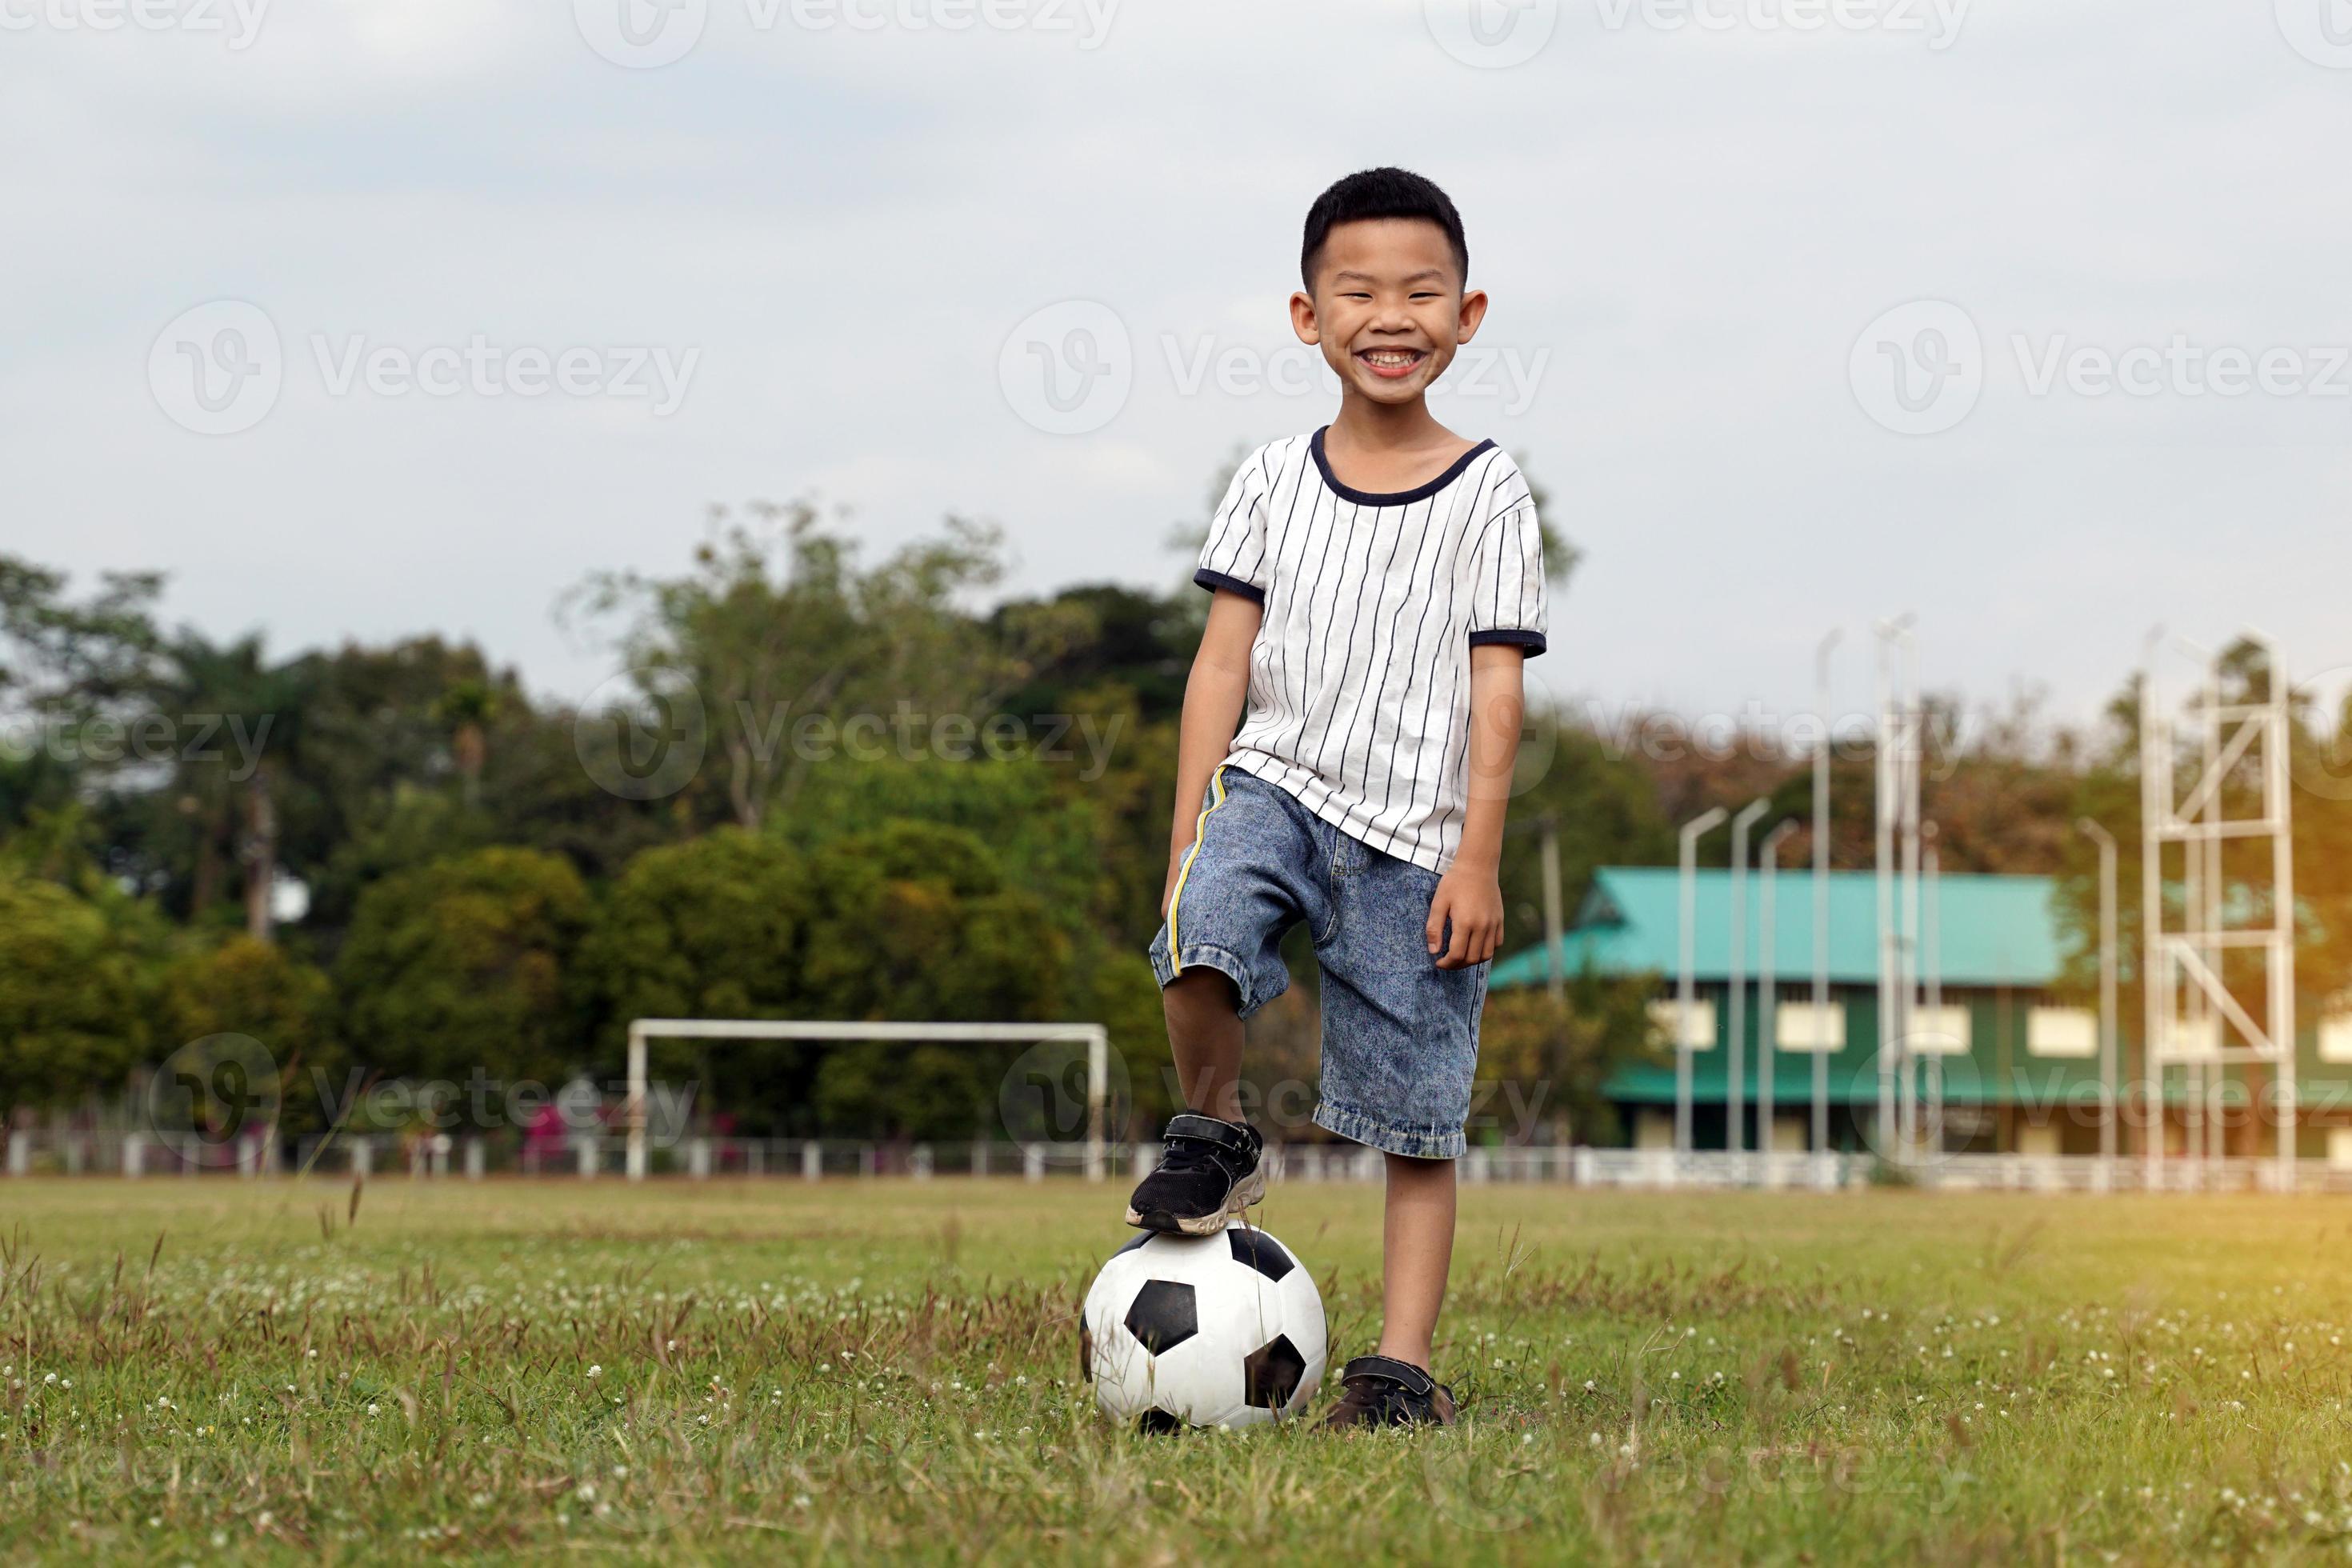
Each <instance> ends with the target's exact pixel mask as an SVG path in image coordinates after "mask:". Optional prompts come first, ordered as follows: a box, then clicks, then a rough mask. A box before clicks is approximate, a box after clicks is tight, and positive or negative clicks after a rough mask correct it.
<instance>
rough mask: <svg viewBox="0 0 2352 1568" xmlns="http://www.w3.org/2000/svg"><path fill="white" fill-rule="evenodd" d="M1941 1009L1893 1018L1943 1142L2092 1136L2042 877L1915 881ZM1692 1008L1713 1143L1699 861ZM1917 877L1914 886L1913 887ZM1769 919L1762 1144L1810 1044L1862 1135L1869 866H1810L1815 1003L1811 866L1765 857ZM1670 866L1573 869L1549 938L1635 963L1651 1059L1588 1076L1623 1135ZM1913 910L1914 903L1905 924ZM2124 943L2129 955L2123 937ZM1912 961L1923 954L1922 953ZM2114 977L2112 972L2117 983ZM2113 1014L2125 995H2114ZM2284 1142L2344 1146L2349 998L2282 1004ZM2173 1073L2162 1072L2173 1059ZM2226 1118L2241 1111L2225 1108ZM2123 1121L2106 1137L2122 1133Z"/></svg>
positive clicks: (1778, 1139) (1663, 930)
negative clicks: (1827, 869)
mask: <svg viewBox="0 0 2352 1568" xmlns="http://www.w3.org/2000/svg"><path fill="white" fill-rule="evenodd" d="M1932 887H1933V888H1934V893H1933V895H1932V896H1933V897H1934V899H1935V900H1936V909H1935V921H1934V927H1935V929H1936V930H1937V936H1938V940H1937V944H1936V946H1937V953H1936V958H1937V961H1938V963H1939V966H1940V976H1939V978H1940V984H1941V995H1942V1004H1943V1005H1942V1008H1941V1010H1940V1011H1935V1012H1931V1011H1928V1010H1927V1009H1925V1008H1915V1010H1914V1016H1913V1020H1912V1026H1911V1030H1910V1033H1911V1035H1912V1037H1913V1039H1914V1041H1915V1042H1916V1048H1917V1050H1918V1052H1919V1054H1920V1059H1921V1060H1922V1061H1923V1062H1925V1061H1927V1060H1929V1059H1931V1058H1932V1059H1933V1060H1934V1061H1935V1063H1936V1064H1937V1069H1938V1071H1939V1072H1940V1075H1941V1079H1942V1085H1943V1089H1942V1094H1943V1101H1944V1105H1945V1108H1946V1110H1945V1117H1944V1125H1945V1142H1946V1144H1947V1146H1948V1148H1950V1149H1952V1150H1954V1151H1956V1152H1958V1151H1968V1152H2002V1153H2026V1154H2059V1153H2066V1154H2092V1153H2096V1152H2098V1148H2099V1133H2098V1116H2097V1109H2098V1105H2099V1057H2098V1038H2099V1026H2098V1015H2097V1004H2096V998H2095V994H2084V991H2082V990H2081V989H2078V988H2075V987H2072V986H2069V985H2066V984H2063V971H2064V970H2065V968H2066V967H2067V961H2068V958H2069V956H2070V953H2071V952H2072V946H2071V944H2070V942H2069V939H2068V937H2067V936H2066V934H2065V933H2064V932H2063V931H2062V930H2061V928H2060V925H2059V921H2058V916H2057V910H2056V908H2055V904H2054V899H2053V895H2054V891H2055V885H2054V883H2053V881H2052V880H2051V879H2049V878H2046V877H1995V876H1975V875H1962V874H1957V873H1948V874H1946V875H1944V876H1943V877H1941V878H1938V879H1936V881H1935V882H1934V883H1933V884H1932ZM1695 891H1696V921H1695V922H1694V931H1693V935H1694V941H1693V948H1694V965H1693V972H1694V976H1695V979H1696V990H1695V995H1696V1000H1695V1003H1694V1005H1693V1008H1692V1033H1693V1037H1694V1048H1693V1051H1692V1085H1693V1088H1692V1105H1693V1118H1692V1139H1693V1143H1694V1146H1695V1147H1697V1148H1700V1149H1721V1148H1725V1147H1727V1143H1728V1136H1727V1135H1728V1131H1729V1123H1728V1119H1727V1110H1726V1100H1727V1089H1728V1086H1729V1081H1730V1078H1731V1071H1730V1063H1729V1057H1730V1053H1729V1052H1728V1051H1727V1050H1726V1049H1724V1048H1723V1040H1722V1038H1721V1037H1722V1035H1723V1034H1724V1033H1725V1031H1726V1029H1727V1026H1728V1023H1729V1013H1730V1009H1729V1007H1728V1005H1727V1002H1728V999H1729V994H1730V984H1731V912H1732V906H1731V900H1732V876H1731V873H1730V872H1729V871H1728V870H1704V871H1700V872H1698V873H1697V875H1696V889H1695ZM1762 893H1763V879H1762V877H1761V876H1760V875H1759V874H1757V873H1753V872H1751V873H1750V874H1749V875H1748V878H1747V901H1748V910H1747V921H1746V927H1747V935H1748V964H1747V976H1748V987H1747V991H1748V994H1747V999H1746V1021H1745V1026H1744V1028H1743V1030H1742V1034H1743V1037H1744V1038H1743V1040H1742V1042H1741V1053H1742V1055H1741V1068H1742V1074H1741V1076H1742V1080H1743V1081H1742V1085H1741V1099H1742V1103H1743V1115H1742V1120H1741V1138H1740V1143H1741V1146H1742V1147H1743V1148H1748V1149H1754V1148H1757V1147H1758V1146H1759V1143H1758V1139H1757V1135H1756V1121H1755V1110H1754V1105H1755V1097H1756V1093H1757V1086H1758V1079H1759V1072H1758V1068H1759V1058H1758V1057H1757V1054H1756V1047H1757V1044H1758V1041H1759V1037H1761V1035H1762V1033H1763V1030H1764V1028H1765V1025H1764V1020H1763V1018H1762V1016H1761V1008H1760V1005H1759V1002H1760V996H1759V986H1758V981H1759V977H1760V971H1761V968H1762V963H1761V961H1762V957H1763V953H1762V943H1761V914H1762V908H1761V905H1762ZM1927 896H1928V895H1927V893H1925V892H1924V891H1923V897H1927ZM1776 901H1777V907H1776V910H1775V915H1776V919H1775V922H1774V931H1773V933H1772V937H1773V940H1772V949H1773V951H1772V964H1771V971H1772V982H1773V985H1774V988H1775V992H1776V1004H1777V1005H1776V1007H1775V1009H1774V1011H1775V1017H1774V1020H1773V1023H1772V1026H1771V1033H1772V1036H1773V1048H1774V1069H1773V1083H1772V1107H1773V1115H1772V1123H1773V1126H1772V1141H1771V1146H1772V1147H1773V1148H1774V1149H1776V1150H1780V1151H1800V1150H1803V1149H1805V1148H1807V1147H1808V1146H1809V1145H1810V1143H1811V1103H1812V1098H1813V1067H1812V1063H1813V1059H1814V1058H1816V1057H1817V1056H1818V1057H1821V1058H1823V1059H1824V1060H1825V1062H1826V1065H1827V1072H1826V1079H1827V1091H1828V1092H1827V1100H1828V1103H1829V1108H1830V1117H1829V1123H1830V1139H1829V1142H1830V1146H1831V1147H1832V1148H1844V1149H1852V1148H1856V1147H1860V1146H1863V1144H1864V1138H1865V1135H1866V1134H1867V1132H1868V1131H1869V1130H1870V1125H1871V1123H1872V1122H1873V1121H1874V1119H1875V1117H1876V1115H1877V1110H1878V1095H1879V1077H1878V952H1877V930H1878V885H1877V879H1876V877H1875V876H1874V874H1873V873H1871V872H1868V871H1832V872H1831V873H1830V875H1829V900H1828V901H1829V917H1830V918H1829V942H1828V946H1827V952H1828V959H1829V963H1828V979H1829V986H1830V991H1829V998H1830V999H1829V1005H1828V1007H1827V1009H1826V1010H1825V1011H1824V1012H1822V1013H1820V1014H1817V1013H1816V1011H1815V1009H1814V1008H1813V1006H1812V986H1813V879H1812V876H1811V872H1810V871H1784V872H1782V873H1781V874H1780V877H1779V879H1778V886H1777V889H1776ZM1679 910H1680V878H1679V875H1678V873H1677V872H1676V871H1675V868H1672V867H1646V866H1642V867H1634V866H1617V867H1608V868H1602V869H1601V870H1600V871H1598V872H1596V873H1595V874H1594V877H1593V881H1592V886H1591V889H1590V890H1589V891H1588V892H1587V894H1586V896H1585V899H1584V901H1583V903H1582V905H1581V906H1580V908H1579V909H1578V910H1577V913H1576V917H1575V919H1574V921H1573V922H1572V924H1571V926H1570V929H1569V930H1568V931H1566V932H1565V933H1563V935H1562V937H1561V939H1560V942H1559V973H1561V974H1563V975H1574V974H1577V973H1580V972H1582V971H1583V970H1585V969H1587V968H1591V969H1593V970H1595V971H1598V972H1599V973H1604V974H1612V975H1647V976H1651V977H1653V979H1654V984H1656V986H1657V997H1658V1000H1657V1002H1656V1004H1655V1005H1654V1010H1653V1016H1654V1018H1655V1019H1656V1020H1657V1024H1658V1031H1657V1043H1658V1045H1659V1047H1660V1051H1659V1055H1658V1058H1657V1059H1656V1060H1654V1061H1652V1062H1645V1063H1639V1064H1634V1065H1631V1066H1627V1067H1624V1068H1621V1069H1619V1070H1618V1071H1617V1072H1616V1073H1615V1074H1614V1075H1613V1076H1612V1079H1610V1082H1609V1085H1608V1089H1607V1093H1608V1097H1609V1099H1610V1100H1611V1101H1612V1103H1613V1104H1614V1105H1615V1106H1616V1107H1617V1109H1618V1110H1619V1112H1620V1113H1621V1117H1622V1120H1623V1121H1624V1123H1625V1126H1626V1129H1627V1131H1628V1134H1629V1136H1630V1137H1631V1139H1632V1141H1633V1142H1634V1143H1635V1145H1636V1146H1641V1147H1653V1148H1661V1147H1671V1146H1672V1143H1673V1139H1674V1109H1675V1052H1674V1042H1675V1024H1676V1018H1675V1004H1674V994H1675V977H1676V974H1677V973H1678V970H1679V967H1680V955H1679V943H1680V931H1681V922H1680V919H1679ZM1925 923H1926V922H1924V921H1923V924H1925ZM2128 956H2129V955H2128V954H2126V961H2128ZM1924 966H1925V965H1924V961H1923V967H1924ZM1550 967H1551V966H1550V963H1549V957H1548V955H1547V953H1546V952H1545V949H1544V947H1543V946H1542V945H1541V944H1538V946H1536V947H1533V948H1529V949H1527V950H1525V951H1522V952H1517V953H1514V954H1512V955H1511V956H1510V957H1508V958H1505V959H1499V960H1497V961H1496V964H1495V967H1494V970H1493V972H1492V974H1491V976H1490V978H1489V984H1490V985H1491V986H1493V987H1495V988H1497V989H1503V988H1508V987H1512V986H1523V985H1541V984H1545V982H1546V980H1547V978H1548V977H1549V973H1550ZM2126 984H2128V981H2127V982H2126ZM2123 1011H2124V1014H2125V1023H2126V1026H2128V1023H2129V1020H2130V1017H2131V1016H2132V1014H2133V1013H2134V1011H2135V1009H2134V1008H2133V1007H2132V1006H2131V1005H2130V998H2129V995H2128V994H2126V1005H2125V1006H2124V1009H2123ZM2298 1017H2299V1018H2300V1019H2301V1020H2302V1027H2301V1038H2300V1040H2299V1041H2298V1047H2299V1048H2298V1052H2297V1057H2298V1062H2297V1068H2296V1079H2297V1084H2298V1094H2297V1099H2298V1100H2299V1101H2300V1102H2301V1105H2302V1107H2303V1110H2302V1114H2301V1116H2300V1117H2299V1119H2298V1121H2299V1129H2300V1135H2299V1137H2298V1140H2297V1142H2298V1148H2299V1150H2300V1152H2303V1153H2305V1154H2321V1153H2325V1154H2326V1155H2327V1156H2328V1157H2329V1159H2330V1161H2331V1163H2345V1164H2352V1115H2347V1108H2352V1016H2347V1015H2345V1014H2342V1013H2334V1012H2328V1013H2324V1012H2323V1010H2322V1009H2321V1008H2320V1007H2319V1006H2318V1005H2316V1004H2315V1002H2313V1001H2312V1000H2310V999H2305V1002H2304V1005H2301V1006H2300V1007H2299V1008H2298ZM2119 1057H2120V1058H2121V1066H2120V1072H2121V1075H2122V1076H2123V1078H2124V1079H2125V1081H2126V1087H2128V1085H2129V1083H2130V1081H2131V1079H2132V1078H2133V1076H2134V1074H2135V1073H2136V1070H2137V1061H2138V1053H2137V1045H2136V1042H2135V1041H2134V1040H2133V1039H2132V1038H2131V1037H2130V1034H2129V1032H2128V1028H2127V1027H2126V1032H2125V1034H2124V1037H2123V1038H2122V1040H2121V1041H2120V1050H2119ZM2174 1076H2175V1078H2176V1079H2178V1077H2179V1075H2177V1074H2176V1075H2174ZM2183 1094H2184V1091H2183V1089H2180V1088H2179V1086H2178V1085H2176V1086H2175V1087H2174V1088H2173V1089H2172V1090H2171V1092H2170V1094H2169V1095H2168V1104H2169V1105H2171V1106H2172V1107H2173V1109H2172V1110H2171V1111H2170V1112H2169V1113H2168V1123H2169V1124H2170V1131H2169V1141H2170V1142H2171V1143H2172V1145H2173V1146H2174V1147H2176V1148H2178V1147H2179V1146H2180V1141H2181V1137H2182V1128H2181V1124H2180V1123H2181V1118H2180V1116H2179V1104H2180V1101H2181V1100H2182V1098H2183ZM2240 1120H2241V1121H2244V1120H2245V1119H2243V1118H2241V1119H2240ZM2225 1137H2227V1138H2228V1139H2229V1140H2230V1142H2229V1151H2230V1152H2233V1153H2251V1152H2256V1150H2255V1148H2254V1147H2253V1144H2254V1142H2260V1143H2262V1144H2263V1145H2267V1144H2268V1142H2269V1139H2268V1136H2267V1134H2266V1133H2264V1132H2263V1131H2262V1130H2261V1129H2259V1128H2253V1127H2251V1126H2242V1127H2240V1128H2239V1129H2237V1130H2236V1131H2233V1132H2230V1133H2226V1134H2225ZM2137 1142H2138V1141H2137V1134H2136V1133H2135V1132H2131V1131H2126V1135H2125V1139H2124V1146H2125V1147H2126V1149H2130V1148H2136V1147H2137Z"/></svg>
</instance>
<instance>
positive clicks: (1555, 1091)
mask: <svg viewBox="0 0 2352 1568" xmlns="http://www.w3.org/2000/svg"><path fill="white" fill-rule="evenodd" d="M1655 994H1657V977H1656V976H1655V975H1647V974H1637V975H1605V974H1602V973H1599V972H1598V971H1597V970H1593V969H1585V970H1583V971H1580V973H1576V974H1573V975H1570V976H1569V977H1567V980H1566V983H1565V984H1564V985H1563V986H1562V994H1561V995H1560V997H1559V999H1558V1000H1557V1001H1555V1000H1554V999H1553V998H1552V996H1551V995H1550V994H1549V992H1547V991H1545V990H1544V989H1543V988H1542V987H1540V986H1528V987H1525V988H1523V989H1516V990H1510V991H1499V992H1491V993H1489V994H1488V995H1487V997H1486V1015H1485V1016H1484V1017H1483V1018H1482V1019H1481V1021H1480V1023H1479V1028H1478V1078H1479V1080H1480V1082H1481V1083H1482V1084H1491V1085H1495V1086H1496V1089H1495V1090H1494V1091H1493V1092H1491V1093H1490V1094H1489V1095H1488V1097H1487V1099H1486V1111H1485V1114H1486V1116H1487V1117H1489V1118H1491V1119H1493V1121H1494V1122H1495V1124H1496V1128H1495V1130H1496V1132H1497V1133H1499V1134H1500V1135H1502V1136H1506V1137H1513V1138H1524V1137H1525V1136H1526V1135H1527V1134H1528V1133H1529V1132H1532V1131H1534V1128H1532V1127H1526V1126H1518V1125H1514V1123H1515V1122H1516V1121H1518V1120H1520V1119H1521V1118H1523V1117H1530V1116H1531V1117H1533V1118H1534V1119H1535V1121H1537V1122H1538V1123H1540V1124H1541V1125H1543V1126H1544V1127H1546V1128H1548V1129H1549V1131H1550V1133H1551V1135H1552V1138H1553V1139H1554V1141H1556V1142H1579V1143H1613V1142H1616V1141H1617V1137H1618V1131H1619V1129H1618V1125H1617V1116H1616V1112H1615V1110H1614V1109H1613V1108H1612V1106H1611V1105H1610V1104H1609V1102H1608V1100H1606V1099H1605V1098H1604V1097H1603V1095H1602V1092H1601V1091H1602V1089H1603V1086H1605V1085H1606V1084H1607V1082H1608V1080H1609V1079H1610V1077H1611V1075H1612V1074H1613V1073H1615V1072H1616V1071H1617V1070H1618V1069H1619V1068H1622V1067H1626V1066H1630V1065H1632V1064H1633V1063H1635V1062H1640V1061H1643V1060H1648V1059H1651V1058H1653V1056H1654V1047H1653V1046H1652V1045H1651V1024H1650V1014H1649V1003H1650V998H1652V997H1653V996H1654V995H1655Z"/></svg>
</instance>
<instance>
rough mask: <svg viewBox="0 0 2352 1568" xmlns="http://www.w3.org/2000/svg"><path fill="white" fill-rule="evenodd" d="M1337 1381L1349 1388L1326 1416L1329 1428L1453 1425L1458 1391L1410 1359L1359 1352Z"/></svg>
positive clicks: (1323, 1424) (1327, 1427)
mask: <svg viewBox="0 0 2352 1568" xmlns="http://www.w3.org/2000/svg"><path fill="white" fill-rule="evenodd" d="M1339 1386H1340V1387H1341V1388H1342V1389H1344V1390H1346V1392H1345V1393H1344V1394H1341V1395H1340V1396H1339V1404H1337V1405H1333V1406H1332V1407H1331V1414H1329V1415H1326V1416H1325V1417H1323V1420H1322V1423H1321V1426H1322V1427H1323V1429H1324V1430H1326V1431H1334V1430H1346V1429H1347V1428H1349V1427H1354V1426H1453V1425H1454V1391H1453V1390H1452V1389H1450V1388H1448V1387H1446V1386H1445V1385H1444V1384H1442V1383H1440V1382H1438V1381H1437V1380H1436V1379H1435V1378H1433V1377H1432V1376H1430V1375H1429V1373H1425V1372H1423V1371H1422V1370H1421V1368H1419V1367H1417V1366H1415V1365H1413V1364H1412V1363H1411V1362H1409V1361H1399V1360H1397V1359H1396V1358H1395V1357H1394V1356H1385V1355H1360V1356H1358V1357H1357V1358H1356V1359H1355V1360H1353V1361H1351V1362H1349V1363H1348V1364H1347V1367H1346V1368H1345V1369H1344V1370H1343V1371H1342V1372H1341V1373H1339Z"/></svg>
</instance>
